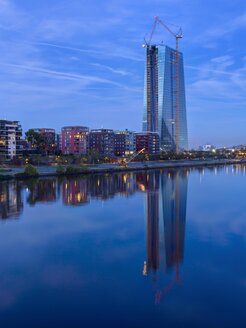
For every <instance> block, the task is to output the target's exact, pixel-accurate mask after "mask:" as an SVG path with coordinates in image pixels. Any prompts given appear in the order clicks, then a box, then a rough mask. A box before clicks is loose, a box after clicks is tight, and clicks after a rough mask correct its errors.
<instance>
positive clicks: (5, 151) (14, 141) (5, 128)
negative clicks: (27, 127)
mask: <svg viewBox="0 0 246 328" xmlns="http://www.w3.org/2000/svg"><path fill="white" fill-rule="evenodd" d="M21 137H22V129H21V125H20V124H19V122H18V121H7V120H0V159H2V160H6V159H12V158H13V157H15V156H20V155H21V154H22V147H21V145H20V140H21Z"/></svg>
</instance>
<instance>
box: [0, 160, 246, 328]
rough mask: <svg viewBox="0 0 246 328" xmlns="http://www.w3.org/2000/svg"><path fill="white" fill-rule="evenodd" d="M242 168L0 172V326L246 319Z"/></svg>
mask: <svg viewBox="0 0 246 328" xmlns="http://www.w3.org/2000/svg"><path fill="white" fill-rule="evenodd" d="M245 171H246V170H245V167H243V166H228V167H222V168H213V169H205V170H203V169H201V170H192V171H190V170H165V171H151V172H147V173H127V174H125V173H122V174H117V175H97V176H93V177H88V178H82V177H79V178H69V179H67V178H64V179H53V178H50V179H39V180H28V181H23V182H22V181H18V182H3V183H0V327H3V328H7V327H25V328H27V327H32V328H34V327H35V328H36V327H246V315H245V310H246V261H245V260H246V242H245V241H246V173H245Z"/></svg>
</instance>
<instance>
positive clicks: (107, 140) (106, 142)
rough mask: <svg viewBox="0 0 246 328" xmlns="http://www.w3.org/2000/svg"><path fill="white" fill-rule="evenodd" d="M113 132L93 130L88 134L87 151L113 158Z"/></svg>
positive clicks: (109, 130)
mask: <svg viewBox="0 0 246 328" xmlns="http://www.w3.org/2000/svg"><path fill="white" fill-rule="evenodd" d="M114 135H115V134H114V131H113V130H111V129H94V130H91V131H90V134H89V149H90V151H96V152H98V153H99V155H103V156H114Z"/></svg>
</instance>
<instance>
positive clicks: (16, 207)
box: [0, 181, 23, 219]
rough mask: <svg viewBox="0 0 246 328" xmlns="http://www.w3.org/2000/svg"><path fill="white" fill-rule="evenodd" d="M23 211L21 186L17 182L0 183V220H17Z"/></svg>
mask: <svg viewBox="0 0 246 328" xmlns="http://www.w3.org/2000/svg"><path fill="white" fill-rule="evenodd" d="M22 209H23V202H22V195H21V184H20V182H18V181H10V182H2V183H0V218H1V219H8V218H18V217H19V215H20V214H21V211H22Z"/></svg>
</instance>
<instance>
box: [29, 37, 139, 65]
mask: <svg viewBox="0 0 246 328" xmlns="http://www.w3.org/2000/svg"><path fill="white" fill-rule="evenodd" d="M32 44H33V45H36V46H43V47H53V48H58V49H64V50H69V51H75V52H81V53H87V54H90V55H96V56H97V57H98V56H100V57H119V58H123V59H127V60H133V61H140V62H141V61H143V58H142V57H140V56H136V55H132V54H128V53H126V52H115V51H114V48H111V49H110V50H109V49H107V48H106V47H105V49H104V51H103V50H101V51H100V50H95V49H93V48H88V46H85V47H84V48H77V47H71V46H67V45H60V44H55V43H47V42H32Z"/></svg>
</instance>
